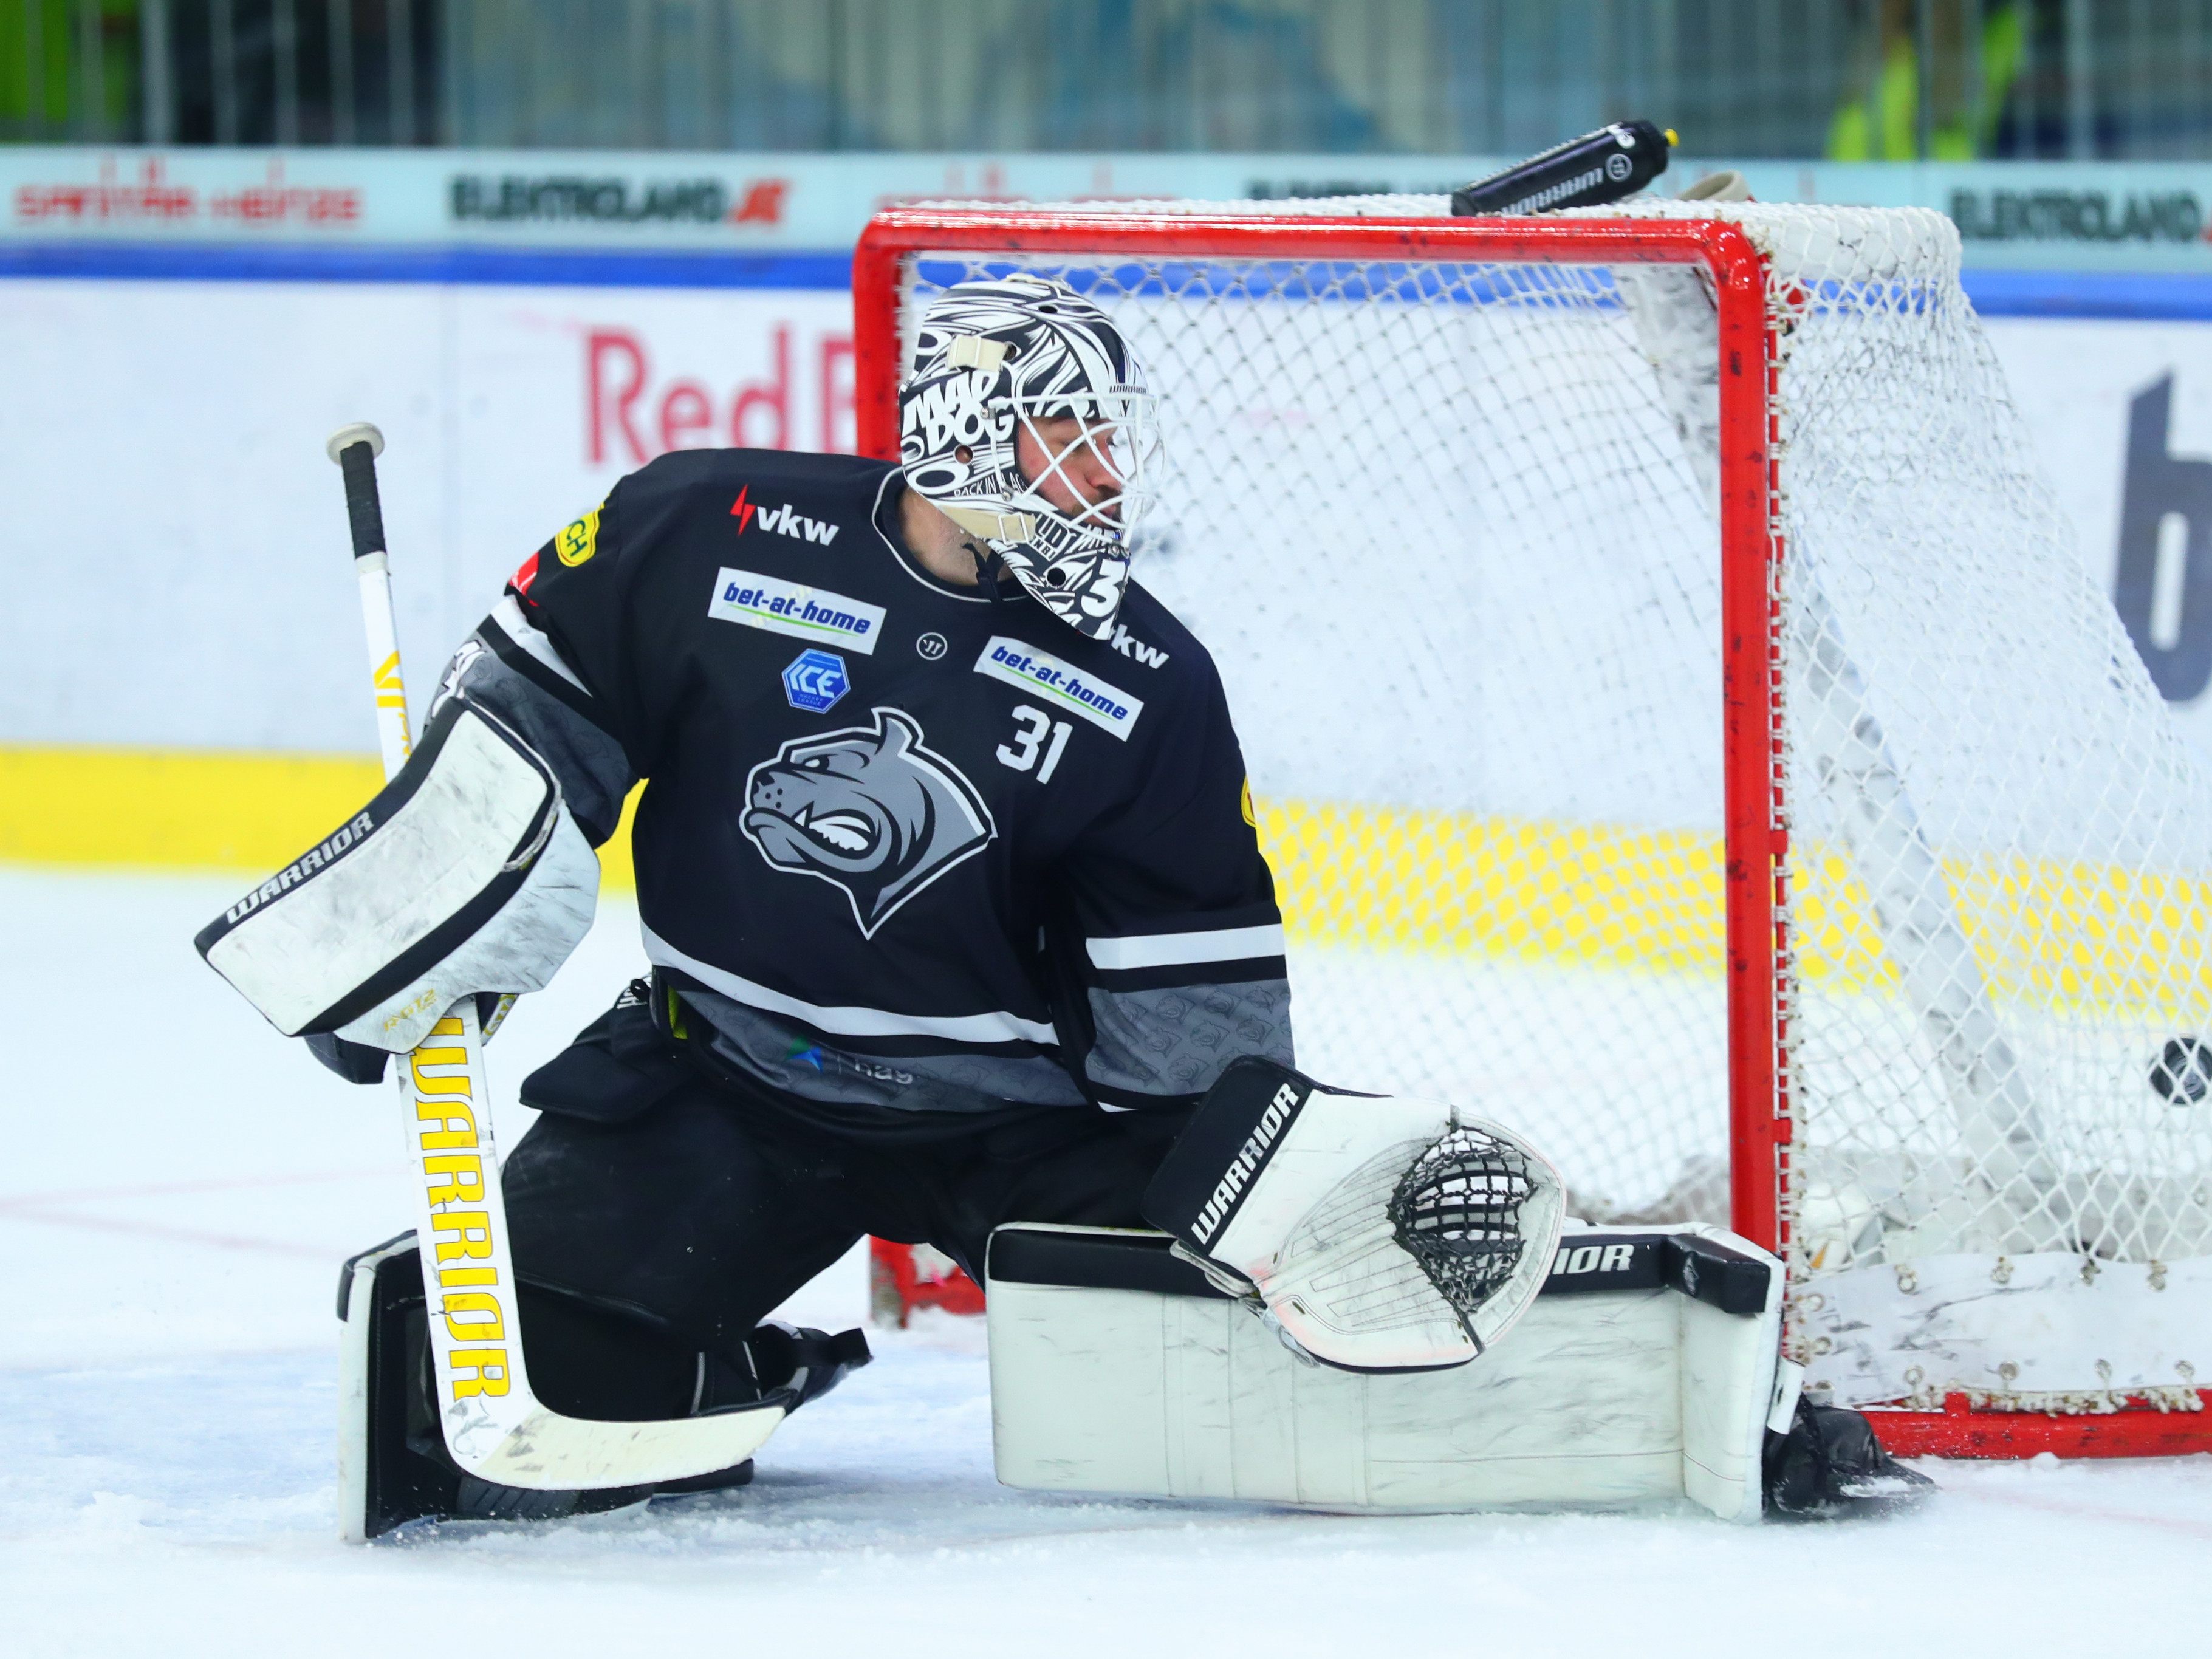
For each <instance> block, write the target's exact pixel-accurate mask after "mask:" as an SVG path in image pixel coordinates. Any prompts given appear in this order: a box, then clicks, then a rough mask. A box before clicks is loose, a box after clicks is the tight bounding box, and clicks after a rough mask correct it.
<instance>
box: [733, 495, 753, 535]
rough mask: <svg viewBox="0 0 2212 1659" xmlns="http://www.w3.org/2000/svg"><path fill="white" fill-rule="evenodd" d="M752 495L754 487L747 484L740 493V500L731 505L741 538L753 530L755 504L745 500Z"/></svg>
mask: <svg viewBox="0 0 2212 1659" xmlns="http://www.w3.org/2000/svg"><path fill="white" fill-rule="evenodd" d="M752 493H753V487H752V486H751V485H750V484H747V485H746V486H745V487H744V489H740V490H739V491H738V499H737V500H735V501H732V502H731V503H730V516H731V517H732V518H733V519H735V520H737V521H738V534H739V535H740V536H742V535H744V533H745V532H746V531H748V530H750V529H751V528H752V524H753V504H752V503H751V502H750V501H747V500H746V499H745V497H746V496H748V495H751V494H752Z"/></svg>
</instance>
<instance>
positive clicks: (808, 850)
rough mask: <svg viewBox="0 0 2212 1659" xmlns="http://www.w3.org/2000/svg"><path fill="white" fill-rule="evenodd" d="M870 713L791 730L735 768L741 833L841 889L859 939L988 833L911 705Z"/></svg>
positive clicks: (979, 804) (779, 863) (989, 826)
mask: <svg viewBox="0 0 2212 1659" xmlns="http://www.w3.org/2000/svg"><path fill="white" fill-rule="evenodd" d="M871 712H872V714H874V716H875V724H874V725H872V726H853V727H850V728H848V729H847V730H845V731H842V732H829V733H828V734H827V735H825V736H823V737H818V738H793V739H792V740H791V741H790V742H788V743H787V744H784V745H783V747H782V748H781V749H779V750H776V753H775V759H773V760H765V761H763V762H762V763H760V764H759V765H758V766H756V767H755V768H753V769H752V770H751V772H750V773H749V774H747V775H746V777H745V817H744V832H745V838H746V839H747V840H748V841H750V842H752V844H753V845H754V846H756V847H757V848H760V851H761V856H762V857H763V858H764V859H766V860H768V861H769V863H770V864H772V865H774V866H775V867H776V868H777V869H779V870H789V871H793V872H795V873H797V874H799V875H803V876H814V877H817V878H819V879H821V880H823V881H826V882H830V883H832V884H835V885H836V886H839V887H842V888H843V889H844V890H845V896H846V897H847V898H848V899H849V900H850V901H851V902H852V906H853V920H854V921H856V922H858V923H859V924H860V933H861V934H862V936H863V937H865V938H872V937H873V936H874V934H875V931H876V929H877V928H878V927H881V926H882V925H883V923H884V918H886V917H887V916H889V915H890V914H891V912H892V911H894V910H896V909H897V908H899V906H900V905H902V904H903V903H905V902H907V901H908V899H910V898H912V897H913V896H915V894H916V893H918V892H920V891H921V890H922V889H923V888H925V887H927V886H928V885H929V884H930V883H932V882H933V881H935V880H936V879H937V878H939V876H941V875H943V874H944V873H945V872H946V871H947V870H950V869H951V867H952V866H954V865H956V864H957V863H959V862H960V860H963V859H964V858H967V857H968V856H969V855H970V854H974V853H976V852H980V851H981V849H982V848H983V845H984V843H985V842H988V841H989V840H990V839H991V837H992V836H993V835H994V834H996V833H997V831H996V829H995V827H994V825H993V823H992V822H991V813H990V810H989V809H988V808H987V807H986V806H985V805H983V798H982V796H981V794H979V793H977V792H976V789H975V785H973V784H971V783H969V781H968V780H967V779H966V778H965V777H963V776H962V775H961V773H960V769H958V768H957V767H956V766H954V765H953V764H952V763H951V762H950V761H948V760H946V759H945V757H943V756H941V755H936V754H933V753H931V752H930V751H929V750H927V749H926V748H924V747H923V746H922V733H921V726H918V725H917V724H915V719H914V717H913V716H912V715H911V714H907V713H906V712H905V711H904V710H902V709H897V708H878V709H873V710H872V711H871Z"/></svg>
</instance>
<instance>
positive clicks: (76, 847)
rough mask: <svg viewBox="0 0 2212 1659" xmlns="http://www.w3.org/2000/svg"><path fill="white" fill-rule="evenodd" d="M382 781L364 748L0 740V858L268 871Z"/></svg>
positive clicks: (610, 876) (629, 880)
mask: <svg viewBox="0 0 2212 1659" xmlns="http://www.w3.org/2000/svg"><path fill="white" fill-rule="evenodd" d="M383 784H384V772H383V769H382V768H381V767H380V766H379V765H378V763H376V761H375V760H374V758H372V757H363V756H356V755H270V754H248V753H232V752H228V751H223V750H180V749H79V748H60V747H9V746H0V860H8V861H10V862H14V863H20V864H47V865H108V866H113V865H124V866H136V867H138V868H142V869H158V870H179V869H182V870H238V871H242V872H247V873H250V874H252V875H256V876H260V875H265V874H267V873H268V872H270V871H271V870H274V869H276V868H277V867H279V866H282V865H284V864H287V863H289V862H290V861H291V860H293V859H295V858H296V857H298V856H299V854H301V853H303V852H305V851H306V850H307V848H310V847H312V846H313V845H314V844H315V843H316V842H319V841H320V840H321V839H322V838H323V837H324V836H327V835H328V834H329V833H330V832H331V829H334V828H336V827H337V825H339V824H341V823H344V822H345V821H346V820H347V819H348V818H349V817H352V816H353V815H354V814H355V813H356V812H357V811H360V810H361V808H362V803H363V802H365V801H367V800H368V799H369V797H370V796H372V795H374V793H376V792H377V791H378V790H379V789H380V788H381V787H383ZM636 804H637V801H636V796H635V793H633V794H632V796H631V798H630V799H629V802H628V803H627V804H626V805H625V806H624V807H623V821H622V827H621V828H620V829H617V831H616V832H615V835H614V837H613V838H612V839H611V840H610V841H609V842H607V844H606V845H605V847H603V848H600V849H599V866H600V871H601V879H602V881H603V882H604V884H605V886H606V887H608V888H609V889H611V890H617V891H627V890H630V889H632V888H634V887H635V885H636V882H635V877H634V876H633V874H632V873H631V869H630V857H629V823H630V815H631V813H632V811H634V810H635V806H636Z"/></svg>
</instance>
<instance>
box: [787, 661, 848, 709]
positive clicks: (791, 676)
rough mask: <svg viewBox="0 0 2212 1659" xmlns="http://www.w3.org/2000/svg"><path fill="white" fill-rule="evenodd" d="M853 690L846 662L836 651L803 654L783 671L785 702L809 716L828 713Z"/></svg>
mask: <svg viewBox="0 0 2212 1659" xmlns="http://www.w3.org/2000/svg"><path fill="white" fill-rule="evenodd" d="M852 689H853V684H852V682H851V681H850V680H848V679H847V678H845V659H843V658H842V657H841V656H839V655H838V654H837V653H836V652H834V651H802V652H800V653H799V654H798V655H797V656H795V657H793V659H791V664H790V666H788V667H787V668H786V669H785V670H784V671H783V695H784V698H785V700H786V701H787V702H789V703H790V704H791V706H792V707H793V708H799V709H804V710H805V712H806V713H807V714H827V713H828V712H829V710H830V709H832V708H836V706H837V700H838V699H839V698H840V697H842V696H844V695H845V693H846V692H848V691H849V690H852Z"/></svg>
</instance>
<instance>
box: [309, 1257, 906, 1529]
mask: <svg viewBox="0 0 2212 1659" xmlns="http://www.w3.org/2000/svg"><path fill="white" fill-rule="evenodd" d="M338 1319H339V1322H340V1323H341V1324H342V1325H343V1327H344V1334H343V1349H342V1358H341V1361H340V1367H339V1389H340V1398H339V1410H338V1423H339V1429H338V1522H339V1530H340V1532H341V1534H342V1535H343V1536H344V1537H345V1538H346V1539H347V1540H348V1541H352V1542H356V1543H359V1542H365V1541H368V1540H369V1539H372V1538H376V1537H380V1536H381V1535H383V1534H386V1533H388V1532H392V1531H393V1530H395V1529H397V1528H400V1527H404V1526H406V1525H408V1524H409V1523H410V1522H439V1521H552V1520H559V1519H562V1518H563V1517H566V1516H578V1515H592V1514H599V1513H603V1512H605V1511H607V1510H617V1509H623V1508H626V1507H629V1506H631V1505H635V1504H643V1503H645V1502H646V1501H647V1500H648V1499H650V1498H653V1497H655V1496H656V1495H664V1494H665V1495H676V1494H687V1493H696V1492H720V1491H726V1490H729V1489H731V1488H733V1487H738V1486H744V1485H746V1484H747V1483H748V1482H750V1480H752V1476H753V1466H752V1462H751V1460H750V1458H749V1459H747V1460H746V1461H745V1462H743V1463H740V1464H738V1465H737V1466H736V1467H735V1468H727V1469H719V1470H715V1471H713V1472H711V1473H709V1474H701V1475H694V1476H691V1477H690V1478H689V1479H686V1480H671V1481H666V1482H663V1483H661V1484H659V1485H657V1486H622V1487H611V1488H605V1489H600V1490H595V1491H587V1492H538V1491H532V1490H527V1489H525V1488H522V1487H519V1486H500V1485H498V1484H496V1483H495V1482H492V1481H489V1480H479V1479H478V1478H477V1477H476V1476H474V1475H471V1474H467V1473H465V1471H464V1470H463V1469H462V1468H460V1466H459V1464H457V1463H455V1462H453V1457H452V1455H450V1454H449V1453H448V1452H447V1449H446V1443H445V1437H444V1435H443V1433H442V1431H441V1429H440V1427H439V1425H438V1421H437V1415H436V1413H435V1409H434V1407H433V1405H432V1401H434V1399H435V1388H434V1386H433V1383H432V1379H431V1370H430V1342H429V1329H428V1313H427V1310H426V1308H425V1305H424V1300H423V1295H422V1260H421V1257H420V1256H419V1255H417V1253H416V1248H415V1235H414V1234H413V1233H411V1232H408V1233H402V1234H400V1235H399V1237H397V1238H394V1239H391V1240H388V1241H387V1242H386V1243H382V1244H380V1245H378V1246H376V1247H375V1248H374V1249H369V1250H364V1251H363V1252H362V1254H361V1255H357V1256H355V1257H354V1258H353V1259H352V1260H350V1261H348V1262H347V1263H346V1264H345V1267H344V1269H343V1272H342V1273H340V1275H339V1279H338ZM745 1353H746V1358H747V1360H748V1361H749V1362H750V1371H751V1374H750V1375H745V1374H744V1373H743V1372H741V1371H740V1370H738V1367H737V1366H735V1365H732V1364H729V1363H727V1362H726V1361H724V1360H722V1359H720V1358H719V1357H717V1356H701V1357H700V1358H699V1362H698V1373H699V1376H698V1384H697V1388H696V1393H695V1397H694V1402H693V1409H694V1410H695V1411H696V1410H712V1409H714V1408H715V1407H721V1406H727V1405H732V1404H738V1403H741V1402H742V1403H750V1402H752V1401H758V1400H761V1399H763V1398H765V1397H767V1396H769V1395H774V1394H781V1395H783V1396H784V1399H783V1401H782V1403H783V1405H784V1407H785V1409H786V1410H787V1411H790V1410H796V1409H797V1408H798V1407H799V1406H801V1405H803V1404H805V1402H806V1401H810V1400H815V1399H818V1398H820V1397H821V1396H822V1395H824V1394H827V1393H828V1392H829V1390H830V1389H833V1388H835V1387H836V1384H837V1383H838V1382H839V1381H841V1380H842V1378H843V1376H845V1374H846V1373H847V1372H848V1371H849V1370H854V1368H855V1367H857V1366H860V1365H865V1364H867V1363H868V1358H869V1354H868V1346H867V1342H866V1339H865V1338H864V1337H863V1336H862V1335H861V1334H860V1332H859V1331H857V1330H853V1331H846V1332H844V1333H842V1334H839V1335H837V1336H834V1337H833V1336H829V1335H827V1334H824V1333H823V1332H821V1331H816V1330H796V1329H793V1328H791V1327H789V1326H786V1325H763V1326H761V1327H759V1328H757V1329H756V1330H755V1331H754V1333H753V1334H752V1336H751V1338H750V1340H748V1341H747V1343H746V1344H745Z"/></svg>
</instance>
